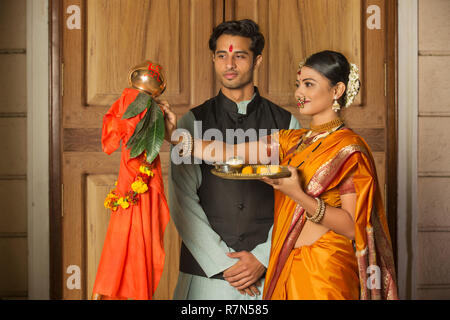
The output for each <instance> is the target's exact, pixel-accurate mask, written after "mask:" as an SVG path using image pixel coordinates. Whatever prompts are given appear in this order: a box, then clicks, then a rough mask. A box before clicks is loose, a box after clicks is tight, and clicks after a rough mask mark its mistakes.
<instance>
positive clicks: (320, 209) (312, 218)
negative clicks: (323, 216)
mask: <svg viewBox="0 0 450 320" xmlns="http://www.w3.org/2000/svg"><path fill="white" fill-rule="evenodd" d="M314 199H315V200H316V201H317V209H316V212H315V213H314V215H312V216H309V215H308V214H306V218H307V219H308V220H310V221H312V222H314V221H315V220H316V219H317V217H318V216H319V215H320V212H321V211H322V201H321V199H320V198H314Z"/></svg>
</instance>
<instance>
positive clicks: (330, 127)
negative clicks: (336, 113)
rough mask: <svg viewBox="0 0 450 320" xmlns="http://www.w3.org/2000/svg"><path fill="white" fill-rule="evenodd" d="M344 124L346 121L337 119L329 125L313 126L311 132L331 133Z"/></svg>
mask: <svg viewBox="0 0 450 320" xmlns="http://www.w3.org/2000/svg"><path fill="white" fill-rule="evenodd" d="M342 124H344V121H343V120H342V119H341V118H337V119H334V120H332V121H329V122H327V123H324V124H319V125H318V126H313V125H311V131H312V132H314V133H319V132H324V131H331V130H333V129H334V128H336V127H339V126H341V125H342Z"/></svg>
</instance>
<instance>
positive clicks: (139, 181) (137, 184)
mask: <svg viewBox="0 0 450 320" xmlns="http://www.w3.org/2000/svg"><path fill="white" fill-rule="evenodd" d="M145 159H146V154H145V153H143V156H142V157H141V166H140V167H139V173H138V174H137V175H136V178H135V179H134V182H133V183H132V184H131V190H130V191H128V192H127V193H126V194H125V196H124V197H121V196H120V195H119V194H118V192H117V189H113V190H111V191H110V192H109V194H108V195H107V196H106V199H105V201H104V203H103V204H104V206H105V208H107V209H111V210H112V211H117V208H119V207H122V208H123V209H128V208H129V207H130V205H132V206H134V205H137V204H138V203H139V195H140V194H143V193H145V192H147V191H148V183H149V182H150V179H151V178H152V177H153V171H152V169H151V165H150V164H149V163H148V162H146V161H145ZM114 185H115V186H117V181H116V182H115V183H114Z"/></svg>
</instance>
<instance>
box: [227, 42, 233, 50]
mask: <svg viewBox="0 0 450 320" xmlns="http://www.w3.org/2000/svg"><path fill="white" fill-rule="evenodd" d="M228 51H229V52H233V45H232V44H230V47H229V48H228Z"/></svg>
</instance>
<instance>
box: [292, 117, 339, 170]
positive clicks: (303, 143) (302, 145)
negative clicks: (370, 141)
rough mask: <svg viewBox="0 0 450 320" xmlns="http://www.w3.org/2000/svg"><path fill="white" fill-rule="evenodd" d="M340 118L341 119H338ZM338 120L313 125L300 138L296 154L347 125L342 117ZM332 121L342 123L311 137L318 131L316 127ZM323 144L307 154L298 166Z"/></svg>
mask: <svg viewBox="0 0 450 320" xmlns="http://www.w3.org/2000/svg"><path fill="white" fill-rule="evenodd" d="M337 120H339V121H337ZM337 120H333V121H331V122H329V123H326V124H324V125H322V126H317V127H313V126H311V130H309V131H308V132H307V133H306V134H305V135H304V136H302V138H301V139H300V141H299V143H298V144H297V147H296V150H295V152H294V154H296V153H299V152H302V151H303V150H305V149H306V148H307V147H309V146H310V145H312V144H313V143H315V142H317V141H318V140H319V139H323V138H325V137H327V136H329V135H330V134H332V133H333V132H336V131H338V130H339V129H341V128H343V127H344V126H345V123H344V122H343V121H342V119H337ZM330 123H333V124H336V123H340V125H338V126H337V127H334V128H332V129H331V130H329V131H326V132H323V133H319V134H317V135H315V136H314V137H312V138H310V136H311V134H312V133H313V132H314V131H316V130H315V129H316V128H318V127H321V128H322V127H324V126H328V125H329V124H330ZM321 145H322V141H321V142H320V143H319V144H318V145H317V146H316V147H315V148H314V149H313V150H312V151H311V152H310V153H309V154H308V155H307V156H306V158H305V159H304V160H303V161H302V162H301V163H300V164H299V165H298V166H297V168H299V167H300V166H301V165H302V164H304V163H305V161H306V160H308V158H309V157H310V156H311V154H312V153H314V152H315V151H316V150H317V149H318V148H319V147H320V146H321ZM292 158H293V156H292V157H291V158H290V159H289V161H288V165H290V164H291V160H292Z"/></svg>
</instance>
